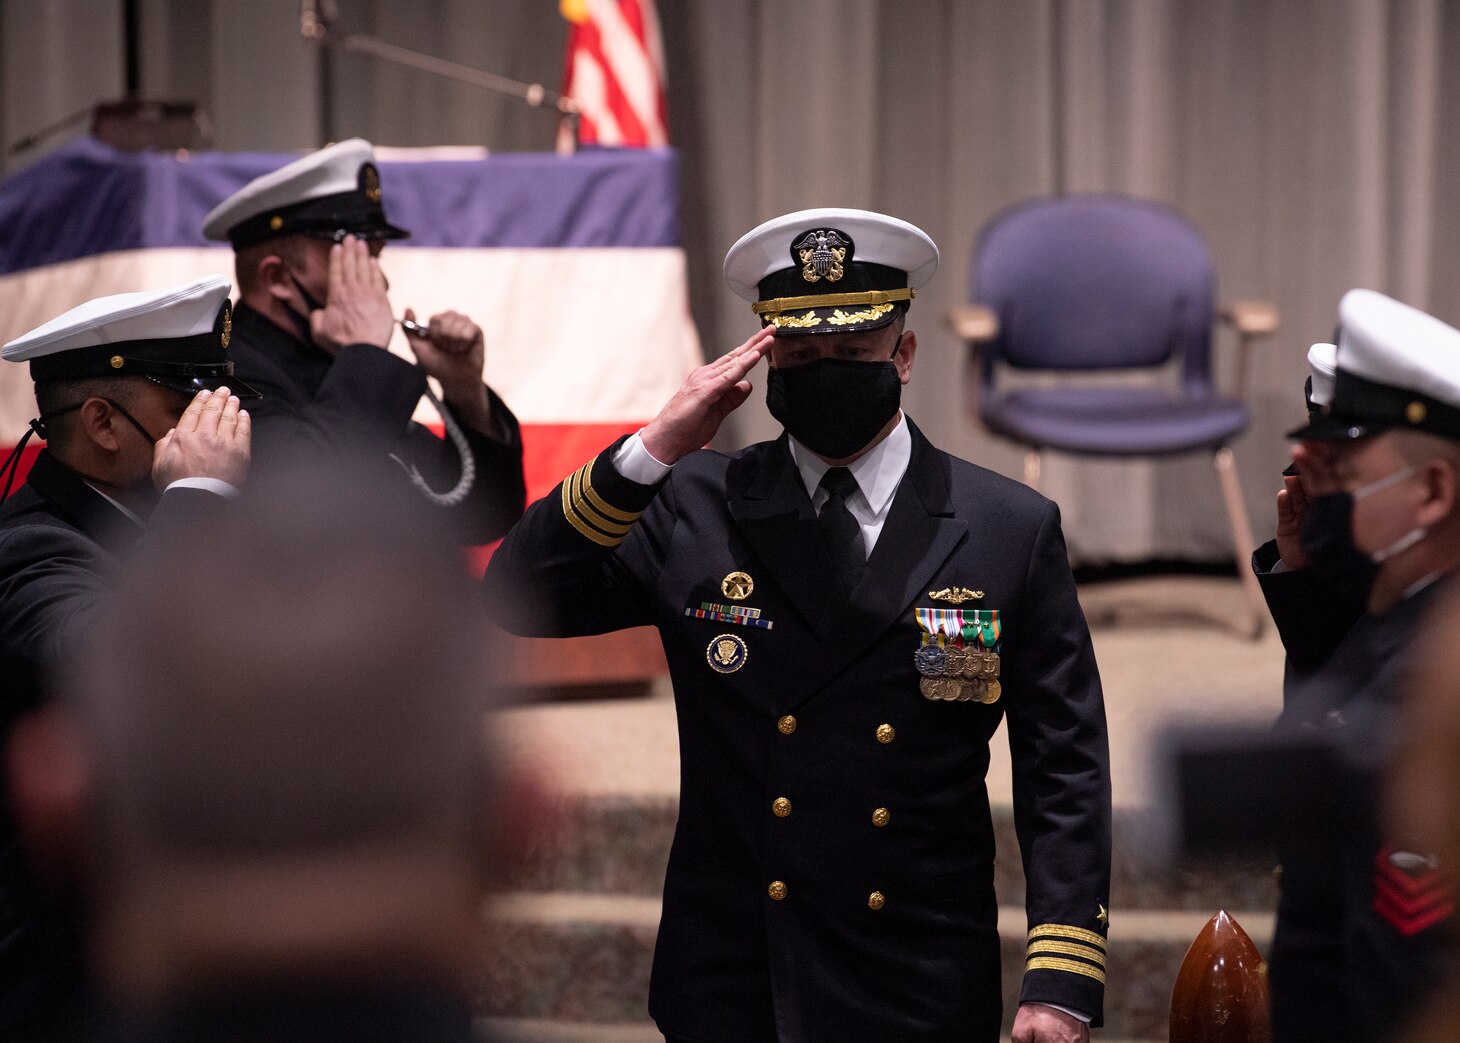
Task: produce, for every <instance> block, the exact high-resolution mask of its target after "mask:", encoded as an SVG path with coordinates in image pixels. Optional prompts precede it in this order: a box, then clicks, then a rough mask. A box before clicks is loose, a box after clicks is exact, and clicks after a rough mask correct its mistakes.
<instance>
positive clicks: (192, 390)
mask: <svg viewBox="0 0 1460 1043" xmlns="http://www.w3.org/2000/svg"><path fill="white" fill-rule="evenodd" d="M138 375H139V376H144V377H146V378H147V379H148V380H150V381H152V382H153V383H154V384H161V385H162V386H163V387H165V388H168V389H169V390H171V391H181V392H182V393H183V394H184V395H196V394H197V393H198V392H199V391H217V390H218V389H219V388H221V387H226V388H227V389H228V390H229V391H230V392H231V393H232V394H235V395H237V396H238V397H239V398H248V399H254V398H263V397H264V396H263V393H262V392H260V391H258V390H257V389H255V388H254V387H253V386H252V385H250V384H247V383H245V382H244V381H242V380H239V379H238V378H237V377H236V376H221V377H173V376H166V377H159V376H157V375H155V374H153V373H141V374H138Z"/></svg>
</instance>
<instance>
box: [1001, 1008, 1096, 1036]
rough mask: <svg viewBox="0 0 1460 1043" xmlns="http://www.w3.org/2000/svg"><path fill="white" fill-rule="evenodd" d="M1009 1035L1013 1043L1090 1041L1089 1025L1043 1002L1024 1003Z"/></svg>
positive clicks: (1016, 1015) (1015, 1016)
mask: <svg viewBox="0 0 1460 1043" xmlns="http://www.w3.org/2000/svg"><path fill="white" fill-rule="evenodd" d="M1010 1036H1011V1038H1012V1040H1013V1043H1090V1026H1089V1025H1086V1024H1085V1023H1084V1022H1083V1021H1081V1020H1080V1019H1079V1018H1077V1017H1075V1016H1073V1015H1071V1014H1066V1013H1065V1012H1064V1011H1062V1010H1055V1009H1054V1008H1053V1007H1046V1006H1045V1005H1044V1004H1042V1003H1021V1004H1020V1005H1019V1012H1018V1013H1017V1014H1015V1015H1014V1029H1013V1032H1012V1033H1010Z"/></svg>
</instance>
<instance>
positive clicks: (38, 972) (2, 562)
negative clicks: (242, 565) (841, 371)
mask: <svg viewBox="0 0 1460 1043" xmlns="http://www.w3.org/2000/svg"><path fill="white" fill-rule="evenodd" d="M226 509H227V508H226V503H225V501H224V499H223V498H222V497H221V496H217V495H215V494H213V493H210V492H206V491H202V490H197V489H175V490H173V491H172V492H169V493H167V494H166V495H164V496H163V497H162V499H161V501H159V503H158V504H157V506H156V508H155V509H154V510H153V512H152V516H151V518H150V519H149V520H148V525H147V528H146V529H145V530H144V529H143V528H142V526H140V525H138V524H137V523H136V522H135V521H133V520H131V519H129V518H127V517H126V516H125V515H123V514H122V513H121V511H119V510H117V508H116V507H114V506H113V505H112V504H111V503H109V502H108V501H107V500H106V499H105V498H104V497H103V496H101V494H99V493H98V492H96V491H95V490H94V489H92V488H91V487H90V486H88V485H87V484H86V482H85V481H84V480H83V479H82V478H81V476H80V475H78V474H77V473H76V472H74V471H72V470H71V469H70V468H68V467H66V466H64V465H63V464H61V463H60V462H59V461H57V460H56V459H55V458H54V457H52V456H51V455H50V453H49V452H42V453H40V455H38V456H37V457H36V459H35V464H34V466H33V467H32V468H31V471H30V474H29V476H28V477H27V479H26V481H25V484H24V485H22V486H21V487H20V488H19V489H17V490H16V491H15V492H14V493H13V494H12V495H11V496H10V498H9V499H8V500H6V501H5V503H4V504H3V505H0V695H3V698H0V743H3V737H4V735H5V734H7V733H8V732H9V730H10V727H11V726H12V725H13V724H14V723H15V721H16V720H17V719H18V718H19V717H21V716H23V715H24V714H25V713H27V712H29V711H31V710H33V709H35V708H36V707H37V706H39V705H40V704H41V703H42V702H43V701H44V700H45V698H46V697H47V696H48V694H49V693H48V691H47V685H48V681H49V675H50V672H51V671H52V670H53V668H54V667H55V666H56V665H57V664H59V663H64V662H66V661H67V659H68V658H69V657H71V656H72V655H74V654H75V652H76V650H77V649H78V648H80V647H82V646H83V645H84V643H85V641H86V640H87V636H88V634H89V633H90V630H91V627H92V626H93V625H94V623H95V621H96V618H97V614H98V611H99V609H100V608H101V606H102V602H103V598H104V595H105V590H106V587H107V582H108V577H107V574H108V572H109V571H110V570H111V569H112V568H113V566H114V565H115V564H116V560H117V558H118V556H119V555H121V554H123V553H125V552H127V551H128V550H130V549H131V548H132V547H133V545H135V544H136V543H137V542H138V541H139V540H140V539H148V540H165V539H167V538H168V533H169V532H170V531H172V530H173V528H174V527H175V526H178V525H190V524H203V523H206V520H207V519H209V518H211V517H215V516H216V512H218V511H221V510H226ZM77 917H78V914H77V910H76V909H75V908H74V906H71V905H70V904H68V903H59V902H56V901H54V896H52V895H50V894H49V893H47V892H46V891H45V890H44V889H43V888H42V887H41V886H40V884H39V883H38V882H37V880H36V878H35V877H34V875H33V874H32V872H31V869H30V866H29V865H28V864H27V862H26V860H25V858H24V854H23V852H22V850H21V848H20V844H19V842H18V839H17V835H16V829H15V823H14V822H13V820H12V819H11V817H10V810H9V804H8V801H0V1039H44V1038H48V1036H47V1033H48V1032H49V1031H50V1030H51V1029H53V1028H54V1026H55V1025H56V1024H57V1022H58V1020H59V1019H61V1018H62V1017H63V1016H66V1015H74V1014H75V1013H76V1008H77V1003H76V1000H75V996H74V995H73V993H74V990H75V988H76V987H77V986H78V984H79V982H80V980H81V955H82V954H81V949H80V946H79V943H78V936H77V929H78V923H77Z"/></svg>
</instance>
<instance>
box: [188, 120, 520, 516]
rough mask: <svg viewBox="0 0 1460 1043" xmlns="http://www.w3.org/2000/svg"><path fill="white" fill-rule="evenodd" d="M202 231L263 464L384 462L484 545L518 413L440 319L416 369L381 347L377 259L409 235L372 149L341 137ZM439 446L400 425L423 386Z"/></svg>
mask: <svg viewBox="0 0 1460 1043" xmlns="http://www.w3.org/2000/svg"><path fill="white" fill-rule="evenodd" d="M203 234H204V235H205V236H207V237H208V238H209V239H216V240H220V241H227V242H230V243H232V245H233V249H234V251H235V253H236V264H235V267H236V272H237V278H238V290H239V304H238V307H237V308H236V309H235V312H234V342H235V347H234V355H235V362H236V364H237V366H238V372H239V375H240V376H241V377H243V378H244V379H245V380H248V381H249V382H250V383H251V384H253V385H254V386H255V387H257V388H258V389H259V390H260V391H261V392H262V393H263V395H264V398H263V401H261V402H260V403H259V405H258V408H257V409H256V410H255V411H254V412H255V420H256V422H257V454H256V455H257V458H258V462H259V466H260V467H262V468H265V469H268V470H272V469H274V468H275V467H276V466H278V465H281V464H283V463H285V462H288V461H291V460H298V459H301V458H304V457H311V456H312V457H317V458H319V459H322V460H323V461H324V462H325V463H326V464H330V463H334V462H336V461H338V460H340V459H343V458H345V457H347V456H355V455H356V454H359V455H360V458H362V459H367V460H372V461H375V462H379V461H385V460H391V461H394V462H393V463H389V464H388V467H389V470H390V472H391V473H392V474H393V475H394V476H395V477H398V478H399V479H400V484H401V487H402V488H405V486H406V485H407V483H409V484H410V485H414V486H415V487H416V489H417V490H419V492H420V494H421V495H424V496H426V497H427V498H428V499H430V500H432V501H433V502H435V503H437V504H439V505H440V506H441V507H442V508H443V509H444V510H446V511H448V512H449V514H448V517H449V519H450V521H451V523H452V531H453V532H454V533H455V534H456V535H457V537H458V538H459V540H460V542H462V543H471V544H477V543H487V542H489V541H491V540H494V539H496V538H497V537H498V536H500V535H502V533H504V532H506V531H507V529H508V527H510V526H511V524H512V523H513V522H514V521H516V520H517V518H519V517H520V516H521V514H522V507H523V504H524V502H525V499H526V485H525V483H524V480H523V473H522V437H521V432H520V430H519V428H518V424H517V418H516V417H514V416H513V415H512V412H511V410H509V409H508V408H507V406H506V404H505V403H504V402H503V401H502V400H501V399H500V398H499V397H498V396H497V394H496V393H495V392H493V391H492V390H491V389H490V388H488V387H487V386H486V385H485V384H483V383H482V367H483V364H484V361H485V346H484V341H483V337H482V331H481V328H480V327H479V326H477V325H476V324H475V323H473V322H472V321H471V320H470V319H468V318H467V317H466V316H464V315H460V314H458V313H456V312H444V313H442V314H440V315H435V316H432V317H431V319H430V321H429V322H427V323H424V324H417V323H416V322H415V321H414V319H415V316H414V314H413V313H412V312H411V311H410V310H409V309H407V310H406V313H405V318H406V322H404V323H403V324H402V325H404V327H405V329H406V332H407V343H408V344H409V345H410V347H411V350H412V351H413V352H414V353H415V356H416V359H417V362H418V363H419V365H413V364H411V363H410V362H407V361H406V360H404V359H401V358H398V357H397V356H395V355H392V354H391V353H390V352H389V351H387V350H386V345H387V344H389V342H390V338H391V335H392V333H393V332H394V329H395V326H396V320H395V317H394V312H393V311H392V310H391V304H390V299H389V297H388V296H387V294H386V289H387V285H386V280H385V276H384V274H383V273H382V272H381V270H380V266H379V264H378V263H377V261H376V257H377V256H378V255H379V253H380V251H381V249H382V248H383V247H384V246H385V243H386V242H387V240H391V239H403V238H405V237H406V236H407V235H408V233H407V232H406V231H405V230H403V229H400V228H397V227H396V226H395V225H392V224H391V223H390V222H389V221H387V220H386V217H385V208H384V203H383V200H382V191H381V182H380V175H379V173H378V171H377V169H376V166H375V161H374V151H373V149H372V148H371V146H370V143H369V142H367V141H362V140H361V139H359V138H352V139H350V140H349V141H342V142H339V143H338V144H335V145H331V146H329V147H328V148H324V149H320V150H319V151H318V152H312V153H310V154H309V155H307V156H305V157H304V158H303V159H299V160H296V161H295V162H293V163H290V164H288V165H287V166H284V167H281V168H280V169H278V170H275V171H273V172H272V173H269V174H265V175H263V176H262V177H259V178H256V179H254V180H253V181H250V182H249V183H248V184H247V185H245V186H244V187H243V188H241V189H239V190H238V191H237V192H235V193H234V194H233V195H231V196H229V197H228V198H227V199H225V200H224V201H223V202H222V203H220V204H218V206H217V207H215V208H214V209H213V211H212V212H211V213H210V214H209V215H208V217H207V219H206V221H205V222H204V226H203ZM427 376H431V377H435V378H436V379H437V380H439V381H440V382H441V386H442V391H443V398H444V403H442V402H436V403H435V405H436V407H437V409H438V410H439V412H440V414H441V419H442V422H443V424H444V425H445V428H446V433H447V436H448V438H447V439H446V440H442V439H440V438H437V437H436V436H435V435H434V434H432V432H431V431H430V430H429V429H427V428H426V427H423V426H422V425H420V424H418V423H415V422H414V421H413V420H412V419H411V417H412V415H413V413H414V412H415V409H416V405H417V403H418V402H419V401H420V399H421V396H422V395H431V397H433V398H434V394H433V393H432V392H430V391H429V390H428V388H427V384H426V378H427Z"/></svg>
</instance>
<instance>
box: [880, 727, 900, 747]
mask: <svg viewBox="0 0 1460 1043" xmlns="http://www.w3.org/2000/svg"><path fill="white" fill-rule="evenodd" d="M895 738H897V732H895V731H893V729H892V725H890V724H879V725H878V726H877V741H878V742H880V743H882V744H883V745H884V746H885V745H887V744H888V743H889V742H891V741H892V740H893V739H895Z"/></svg>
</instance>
